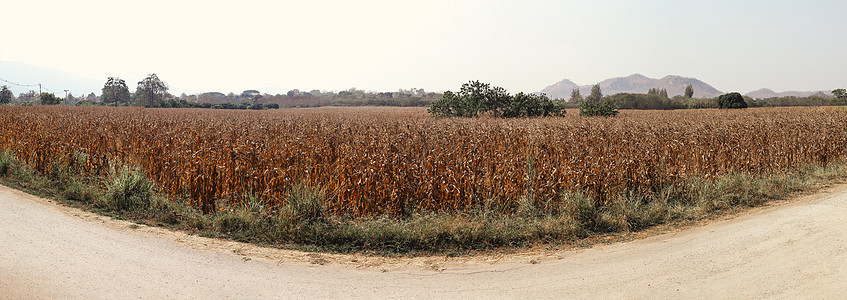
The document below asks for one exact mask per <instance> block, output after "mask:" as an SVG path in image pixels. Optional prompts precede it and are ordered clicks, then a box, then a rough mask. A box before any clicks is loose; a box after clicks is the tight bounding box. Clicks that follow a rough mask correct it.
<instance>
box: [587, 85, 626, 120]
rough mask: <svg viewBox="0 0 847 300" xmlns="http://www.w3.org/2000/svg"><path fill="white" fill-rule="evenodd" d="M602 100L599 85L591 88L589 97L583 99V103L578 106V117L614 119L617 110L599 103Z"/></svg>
mask: <svg viewBox="0 0 847 300" xmlns="http://www.w3.org/2000/svg"><path fill="white" fill-rule="evenodd" d="M602 99H603V92H602V91H601V90H600V85H599V84H595V85H594V86H593V87H591V95H588V97H587V98H585V102H583V103H582V104H580V105H579V115H580V116H581V117H594V116H602V117H614V116H617V115H618V110H617V109H616V108H615V107H614V106H612V105H611V104H609V103H600V102H601V101H602Z"/></svg>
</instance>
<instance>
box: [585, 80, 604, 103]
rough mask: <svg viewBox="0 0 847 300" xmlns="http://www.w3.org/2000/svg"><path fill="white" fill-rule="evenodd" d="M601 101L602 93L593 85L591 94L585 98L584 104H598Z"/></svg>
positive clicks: (598, 87) (597, 85) (598, 86)
mask: <svg viewBox="0 0 847 300" xmlns="http://www.w3.org/2000/svg"><path fill="white" fill-rule="evenodd" d="M600 99H603V92H602V91H600V85H599V84H595V85H594V86H592V87H591V94H590V95H588V97H585V102H600Z"/></svg>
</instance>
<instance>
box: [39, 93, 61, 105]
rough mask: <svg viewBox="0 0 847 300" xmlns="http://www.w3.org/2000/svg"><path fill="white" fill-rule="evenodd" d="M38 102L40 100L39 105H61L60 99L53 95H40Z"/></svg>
mask: <svg viewBox="0 0 847 300" xmlns="http://www.w3.org/2000/svg"><path fill="white" fill-rule="evenodd" d="M38 100H41V105H57V104H59V103H62V98H59V97H56V95H54V94H53V93H41V96H39V97H38Z"/></svg>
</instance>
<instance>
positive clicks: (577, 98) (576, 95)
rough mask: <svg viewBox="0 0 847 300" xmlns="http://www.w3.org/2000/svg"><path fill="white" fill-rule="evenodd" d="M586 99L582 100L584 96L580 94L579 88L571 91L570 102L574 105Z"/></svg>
mask: <svg viewBox="0 0 847 300" xmlns="http://www.w3.org/2000/svg"><path fill="white" fill-rule="evenodd" d="M584 100H585V99H584V98H582V95H580V94H579V88H578V87H577V88H575V89H573V90H572V91H571V99H570V102H573V103H582V101H584Z"/></svg>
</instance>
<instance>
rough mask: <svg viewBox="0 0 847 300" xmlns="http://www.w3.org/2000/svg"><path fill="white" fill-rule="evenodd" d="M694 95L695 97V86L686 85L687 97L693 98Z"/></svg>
mask: <svg viewBox="0 0 847 300" xmlns="http://www.w3.org/2000/svg"><path fill="white" fill-rule="evenodd" d="M692 97H694V87H692V86H691V85H690V84H689V85H688V86H686V87H685V98H689V99H691V98H692Z"/></svg>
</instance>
